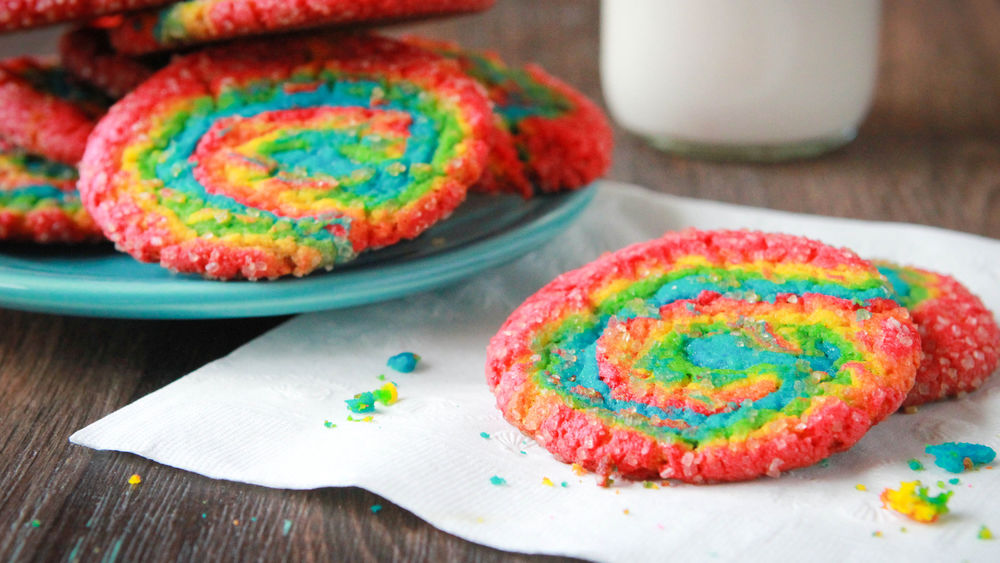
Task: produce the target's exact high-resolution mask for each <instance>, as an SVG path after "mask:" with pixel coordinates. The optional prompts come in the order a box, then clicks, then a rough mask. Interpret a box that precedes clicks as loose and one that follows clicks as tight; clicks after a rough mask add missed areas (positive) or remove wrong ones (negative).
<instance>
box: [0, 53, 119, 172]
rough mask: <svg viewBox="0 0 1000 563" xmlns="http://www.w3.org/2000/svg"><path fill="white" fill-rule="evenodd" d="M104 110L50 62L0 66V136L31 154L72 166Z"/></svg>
mask: <svg viewBox="0 0 1000 563" xmlns="http://www.w3.org/2000/svg"><path fill="white" fill-rule="evenodd" d="M108 104H109V100H108V99H107V98H106V97H105V96H104V95H103V94H101V93H99V92H97V91H96V90H93V89H91V88H89V87H87V86H85V85H83V84H80V83H79V82H76V81H75V80H73V79H72V78H71V77H70V76H69V75H68V74H67V72H66V71H65V70H64V69H62V68H61V67H59V66H57V65H55V64H54V63H52V62H51V61H48V60H42V59H35V58H31V57H17V58H13V59H5V60H3V61H0V136H2V137H3V138H4V139H5V140H6V141H7V142H9V143H11V144H14V145H16V146H18V147H21V148H23V149H24V150H26V151H28V152H30V153H32V154H37V155H41V156H44V157H46V158H49V159H52V160H56V161H59V162H62V163H65V164H72V165H75V164H76V163H77V162H79V160H80V157H81V156H83V151H84V148H85V147H86V146H87V136H88V135H90V132H91V130H93V128H94V124H95V123H97V119H98V118H99V117H100V116H101V115H102V114H103V113H104V111H105V110H106V109H107V107H108Z"/></svg>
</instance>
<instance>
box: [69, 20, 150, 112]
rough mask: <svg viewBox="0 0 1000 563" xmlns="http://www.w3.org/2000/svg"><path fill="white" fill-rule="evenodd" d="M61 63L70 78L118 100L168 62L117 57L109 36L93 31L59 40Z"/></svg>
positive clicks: (83, 30)
mask: <svg viewBox="0 0 1000 563" xmlns="http://www.w3.org/2000/svg"><path fill="white" fill-rule="evenodd" d="M59 60H60V62H61V63H62V65H63V66H64V67H65V68H66V70H67V71H69V72H70V74H72V75H73V76H75V77H76V78H78V79H80V80H82V81H84V82H87V83H89V84H92V85H93V86H94V87H96V88H97V89H99V90H101V91H102V92H104V93H106V94H107V95H108V96H110V97H112V98H115V99H118V98H121V97H122V96H124V95H125V94H127V93H129V92H131V91H132V90H134V89H135V87H136V86H138V85H139V84H141V83H142V82H143V81H145V80H146V79H147V78H149V77H150V76H152V75H153V72H154V71H155V70H156V69H157V68H160V67H162V66H163V64H162V63H163V62H165V61H151V60H140V59H137V58H134V57H129V56H127V55H122V54H120V53H116V52H114V51H113V50H112V49H111V46H110V44H109V43H108V39H107V32H106V31H104V30H103V29H97V28H90V27H80V28H76V29H71V30H69V31H67V32H66V33H64V34H63V36H62V37H60V38H59Z"/></svg>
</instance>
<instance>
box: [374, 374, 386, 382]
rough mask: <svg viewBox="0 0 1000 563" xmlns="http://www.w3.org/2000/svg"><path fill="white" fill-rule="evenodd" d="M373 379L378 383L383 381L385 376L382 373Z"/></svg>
mask: <svg viewBox="0 0 1000 563" xmlns="http://www.w3.org/2000/svg"><path fill="white" fill-rule="evenodd" d="M375 379H377V380H379V381H385V374H384V373H380V374H378V377H376V378H375Z"/></svg>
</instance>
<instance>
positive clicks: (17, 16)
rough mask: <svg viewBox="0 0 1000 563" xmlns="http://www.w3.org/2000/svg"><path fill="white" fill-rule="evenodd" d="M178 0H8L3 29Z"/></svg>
mask: <svg viewBox="0 0 1000 563" xmlns="http://www.w3.org/2000/svg"><path fill="white" fill-rule="evenodd" d="M173 1H174V0H48V1H46V0H4V1H3V2H0V31H9V30H13V29H26V28H30V27H38V26H43V25H51V24H54V23H60V22H66V21H74V20H86V19H89V18H93V17H95V16H101V15H105V14H114V13H117V12H124V11H127V10H137V9H139V8H152V7H155V6H163V5H165V4H170V3H171V2H173Z"/></svg>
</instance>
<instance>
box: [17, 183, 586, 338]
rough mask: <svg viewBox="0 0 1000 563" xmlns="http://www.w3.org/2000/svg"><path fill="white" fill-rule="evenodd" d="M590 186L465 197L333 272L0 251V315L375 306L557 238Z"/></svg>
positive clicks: (188, 315)
mask: <svg viewBox="0 0 1000 563" xmlns="http://www.w3.org/2000/svg"><path fill="white" fill-rule="evenodd" d="M595 189H596V188H594V187H589V188H586V189H583V190H580V191H577V192H574V193H570V194H561V195H548V196H541V197H536V198H534V199H531V200H529V201H524V200H522V199H521V198H519V197H516V196H485V195H470V197H469V199H468V201H466V202H465V203H464V204H462V206H461V207H459V208H458V210H456V211H455V213H454V214H453V215H452V216H451V218H449V219H448V220H447V221H444V222H442V223H441V224H439V225H436V226H435V227H434V228H432V229H430V230H428V231H427V232H425V233H424V234H423V235H421V236H420V237H419V238H417V239H415V240H412V241H408V242H405V243H402V244H398V245H394V246H391V247H389V248H385V249H382V250H379V251H375V252H372V253H369V254H366V255H363V256H362V257H361V258H359V259H358V260H357V261H355V262H353V263H351V264H350V265H347V266H344V267H341V268H339V269H336V270H334V271H332V272H325V273H321V274H314V275H311V276H307V277H304V278H300V279H294V278H288V279H280V280H277V281H261V282H246V281H238V282H233V281H231V282H218V281H207V280H203V279H201V278H199V277H196V276H188V275H180V274H174V273H171V272H169V271H167V270H165V269H163V268H161V267H160V266H158V265H156V264H143V263H140V262H137V261H135V260H134V259H132V258H131V257H130V256H127V255H124V254H120V253H117V252H115V251H114V250H113V249H112V248H111V247H110V246H108V245H102V246H98V247H90V248H78V247H63V248H47V247H41V248H39V247H37V246H20V245H12V244H5V245H0V307H6V308H10V309H22V310H26V311H40V312H45V313H58V314H63V315H85V316H95V317H121V318H136V319H199V318H202V319H204V318H233V317H257V316H269V315H285V314H291V313H302V312H306V311H318V310H322V309H334V308H338V307H349V306H353V305H362V304H365V303H373V302H376V301H382V300H385V299H391V298H394V297H400V296H403V295H407V294H410V293H415V292H418V291H423V290H426V289H430V288H434V287H439V286H442V285H446V284H448V283H451V282H455V281H458V280H460V279H462V278H466V277H468V276H471V275H473V274H475V273H477V272H480V271H482V270H484V269H487V268H490V267H492V266H497V265H499V264H502V263H504V262H508V261H510V260H513V259H514V258H517V257H519V256H521V255H523V254H526V253H528V252H530V251H532V250H534V249H535V248H537V247H538V246H539V245H541V244H542V243H544V242H545V241H547V240H549V239H551V238H552V237H554V236H556V235H557V234H559V233H560V232H562V231H563V230H564V229H565V228H566V227H568V226H569V225H570V223H571V222H572V221H573V219H575V218H576V217H577V216H578V215H579V214H580V212H581V211H583V209H584V208H585V207H586V205H587V203H588V202H590V200H591V199H592V198H593V197H594V191H595Z"/></svg>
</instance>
